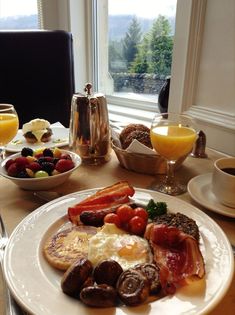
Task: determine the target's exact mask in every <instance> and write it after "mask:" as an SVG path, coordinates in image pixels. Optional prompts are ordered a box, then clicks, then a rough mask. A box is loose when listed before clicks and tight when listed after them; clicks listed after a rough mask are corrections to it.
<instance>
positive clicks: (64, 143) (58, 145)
mask: <svg viewBox="0 0 235 315" xmlns="http://www.w3.org/2000/svg"><path fill="white" fill-rule="evenodd" d="M50 128H51V129H52V131H53V130H60V131H61V130H62V131H64V132H67V133H68V134H67V135H66V136H67V138H68V139H67V140H66V141H64V142H61V143H54V145H50V146H47V144H50V143H51V141H49V142H42V145H41V146H42V147H43V146H47V147H50V148H51V147H62V146H67V145H68V144H69V130H68V128H65V127H60V126H51V127H50ZM19 132H22V129H19V130H18V131H17V134H16V136H15V137H14V138H16V137H17V135H18V133H19ZM20 136H21V137H23V134H22V135H20ZM13 140H14V139H12V141H13ZM12 141H10V143H8V144H7V145H6V146H5V149H6V151H7V152H10V153H14V152H15V153H17V152H20V151H21V149H22V148H17V147H16V148H15V149H14V147H13V146H10V144H11V142H12ZM52 144H53V143H52ZM9 146H10V147H9ZM24 146H27V147H29V148H32V149H38V148H39V144H38V146H37V147H34V146H32V144H30V143H28V142H25V145H24Z"/></svg>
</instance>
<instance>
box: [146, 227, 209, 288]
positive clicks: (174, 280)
mask: <svg viewBox="0 0 235 315" xmlns="http://www.w3.org/2000/svg"><path fill="white" fill-rule="evenodd" d="M145 237H146V238H147V239H148V240H149V241H150V244H151V247H152V249H153V252H154V261H155V263H156V264H157V265H158V266H159V267H160V281H161V285H162V288H163V290H164V291H165V293H166V294H172V293H174V291H175V289H176V287H178V286H180V285H185V284H187V283H188V281H190V280H191V281H192V280H195V278H196V279H198V278H203V276H204V274H205V268H204V261H203V257H202V254H201V251H200V249H199V245H198V242H197V241H196V240H195V239H194V238H193V237H192V236H190V235H188V234H185V233H184V232H181V231H180V230H179V229H178V228H176V227H173V226H167V225H165V224H154V223H152V224H149V225H148V226H147V229H146V233H145Z"/></svg>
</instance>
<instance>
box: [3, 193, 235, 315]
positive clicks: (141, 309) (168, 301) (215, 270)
mask: <svg viewBox="0 0 235 315" xmlns="http://www.w3.org/2000/svg"><path fill="white" fill-rule="evenodd" d="M95 191H96V190H94V189H92V190H86V191H81V192H76V193H72V194H70V195H67V196H64V197H61V198H58V199H56V200H53V201H51V202H49V203H47V204H45V205H43V206H41V207H40V208H38V209H36V210H35V211H33V212H32V213H31V214H29V215H28V216H27V217H26V218H25V219H24V220H23V221H22V222H21V223H20V224H19V225H18V226H17V227H16V229H15V230H14V231H13V233H12V235H11V237H10V240H9V243H8V245H7V247H6V250H5V256H4V263H3V270H4V274H5V278H6V281H7V284H8V286H9V288H10V290H11V292H12V294H13V296H14V297H15V298H16V300H17V302H18V303H19V304H20V305H21V306H22V307H23V308H25V309H26V310H27V311H29V312H31V313H33V314H37V315H55V314H56V315H64V314H69V315H77V314H82V315H91V314H96V315H113V314H115V315H124V314H125V315H127V314H133V313H135V314H138V315H144V314H148V315H155V314H162V315H168V314H174V315H177V314H181V315H182V314H185V315H186V314H187V315H190V314H197V315H199V314H204V313H206V312H208V311H210V310H211V309H212V308H214V307H215V305H216V304H217V303H219V301H220V300H221V299H222V298H223V296H224V295H225V293H226V291H227V290H228V288H229V285H230V283H231V281H232V276H233V270H234V258H233V254H232V249H231V246H230V243H229V241H228V239H227V237H226V235H225V234H224V232H223V231H222V230H221V228H220V227H219V226H218V225H217V224H216V223H215V222H214V221H213V220H212V219H211V218H210V217H208V216H207V215H206V214H205V213H203V212H202V211H200V210H199V209H197V208H196V207H194V206H192V205H190V204H188V203H186V202H183V201H181V200H179V199H177V198H175V197H171V196H167V195H163V194H160V193H157V192H153V191H150V190H144V189H136V193H135V196H134V197H136V198H138V199H140V200H143V201H148V200H149V199H150V198H154V199H155V201H165V202H167V205H168V208H169V210H170V211H172V212H181V213H183V214H186V215H188V216H190V217H191V218H193V219H194V220H196V222H197V224H198V226H199V229H200V235H201V237H200V248H201V251H202V255H203V257H204V260H205V269H206V275H205V277H204V279H202V280H199V281H196V282H194V283H192V284H190V285H188V286H185V287H182V288H180V289H178V290H177V292H176V294H175V295H173V296H166V297H164V298H161V299H160V298H159V299H158V300H156V301H153V302H148V303H145V304H142V305H140V306H137V307H126V306H123V307H116V309H115V308H101V309H100V308H99V309H98V308H89V307H87V306H85V305H84V304H82V303H81V302H80V301H78V300H76V299H73V298H71V297H69V296H67V295H65V294H64V293H62V291H61V288H60V281H61V277H62V273H61V272H60V271H57V270H55V269H54V268H52V267H51V266H50V265H49V264H48V263H47V261H46V260H45V258H44V256H43V254H42V248H43V245H44V242H45V240H46V239H47V237H48V236H49V235H52V234H54V233H55V232H56V231H58V230H59V229H60V227H61V226H63V225H64V224H66V222H68V220H67V208H68V206H70V205H73V204H75V203H77V202H79V201H80V200H82V199H84V198H85V197H87V196H88V195H91V194H93V193H94V192H95Z"/></svg>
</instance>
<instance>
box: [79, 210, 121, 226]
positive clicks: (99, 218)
mask: <svg viewBox="0 0 235 315" xmlns="http://www.w3.org/2000/svg"><path fill="white" fill-rule="evenodd" d="M115 210H116V208H107V209H105V210H96V211H89V210H87V211H83V212H82V213H81V214H80V221H81V222H82V223H83V224H85V225H91V226H97V227H98V226H102V225H103V224H104V217H105V216H106V214H108V213H112V212H115Z"/></svg>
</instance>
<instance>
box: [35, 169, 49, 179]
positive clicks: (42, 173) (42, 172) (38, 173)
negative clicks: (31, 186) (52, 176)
mask: <svg viewBox="0 0 235 315" xmlns="http://www.w3.org/2000/svg"><path fill="white" fill-rule="evenodd" d="M35 177H36V178H40V177H49V174H48V173H47V172H45V171H37V172H36V173H35Z"/></svg>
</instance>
